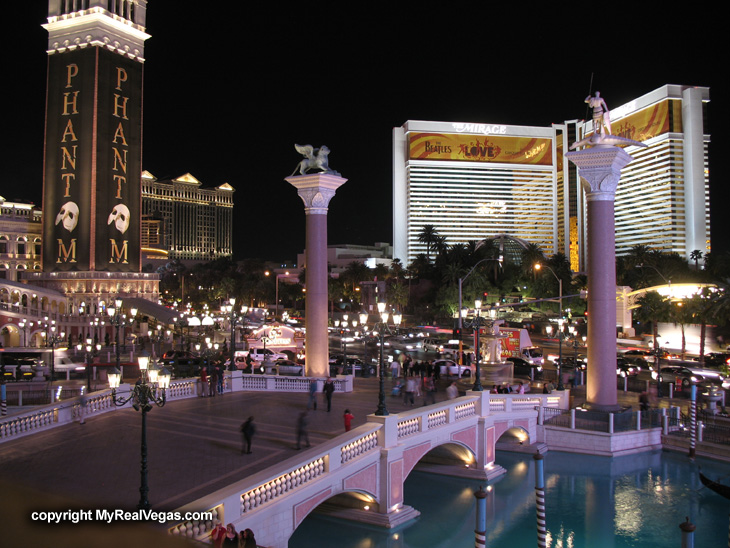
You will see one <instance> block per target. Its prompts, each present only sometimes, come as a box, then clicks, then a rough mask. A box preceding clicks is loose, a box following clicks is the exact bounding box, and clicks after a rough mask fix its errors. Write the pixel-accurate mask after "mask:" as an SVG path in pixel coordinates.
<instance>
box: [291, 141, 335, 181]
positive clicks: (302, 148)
mask: <svg viewBox="0 0 730 548" xmlns="http://www.w3.org/2000/svg"><path fill="white" fill-rule="evenodd" d="M294 148H295V149H297V152H298V153H299V154H301V155H302V156H304V159H303V160H302V161H301V162H299V164H297V167H296V168H295V169H294V172H293V173H292V175H294V174H295V173H296V172H297V171H299V174H300V175H304V174H306V173H307V172H308V171H310V170H315V169H318V170H319V171H320V172H321V173H333V174H337V172H336V171H334V170H332V169H330V168H329V160H328V158H327V157H328V156H329V153H330V149H329V148H327V147H326V146H325V145H322V146H321V147H319V148H314V147H313V146H312V145H296V144H295V145H294Z"/></svg>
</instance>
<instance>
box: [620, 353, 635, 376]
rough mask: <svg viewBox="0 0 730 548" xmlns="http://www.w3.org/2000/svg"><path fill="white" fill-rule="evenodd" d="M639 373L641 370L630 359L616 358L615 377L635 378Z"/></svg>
mask: <svg viewBox="0 0 730 548" xmlns="http://www.w3.org/2000/svg"><path fill="white" fill-rule="evenodd" d="M639 371H641V368H640V367H639V366H637V365H636V364H634V363H632V362H631V360H630V359H627V358H622V357H617V358H616V375H618V376H619V377H635V376H636V375H638V374H639Z"/></svg>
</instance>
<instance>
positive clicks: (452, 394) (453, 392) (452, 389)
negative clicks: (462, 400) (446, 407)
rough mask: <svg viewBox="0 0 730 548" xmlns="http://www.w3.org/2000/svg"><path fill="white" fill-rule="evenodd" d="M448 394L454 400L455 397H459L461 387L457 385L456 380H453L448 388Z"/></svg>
mask: <svg viewBox="0 0 730 548" xmlns="http://www.w3.org/2000/svg"><path fill="white" fill-rule="evenodd" d="M446 396H447V397H448V398H449V399H450V400H453V399H454V398H458V397H459V389H458V388H457V387H456V381H453V382H452V383H451V384H450V385H449V387H448V388H447V389H446Z"/></svg>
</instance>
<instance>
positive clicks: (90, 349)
mask: <svg viewBox="0 0 730 548" xmlns="http://www.w3.org/2000/svg"><path fill="white" fill-rule="evenodd" d="M76 348H77V350H78V351H79V352H81V351H84V361H85V362H86V392H91V366H92V365H93V362H92V360H93V359H94V350H97V351H99V350H101V345H100V344H97V345H96V347H95V346H94V339H92V338H91V337H87V339H86V344H85V345H83V344H81V343H79V344H78V345H76Z"/></svg>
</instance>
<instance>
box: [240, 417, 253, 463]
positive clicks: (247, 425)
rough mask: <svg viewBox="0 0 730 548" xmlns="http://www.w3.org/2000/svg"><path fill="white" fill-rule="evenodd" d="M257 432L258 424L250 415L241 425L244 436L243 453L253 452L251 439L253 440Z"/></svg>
mask: <svg viewBox="0 0 730 548" xmlns="http://www.w3.org/2000/svg"><path fill="white" fill-rule="evenodd" d="M255 433H256V425H255V424H254V423H253V417H249V418H248V419H246V422H244V423H243V424H242V425H241V436H242V438H243V440H242V442H243V443H242V444H241V453H245V454H247V455H250V454H251V441H252V440H253V435H254V434H255Z"/></svg>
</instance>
